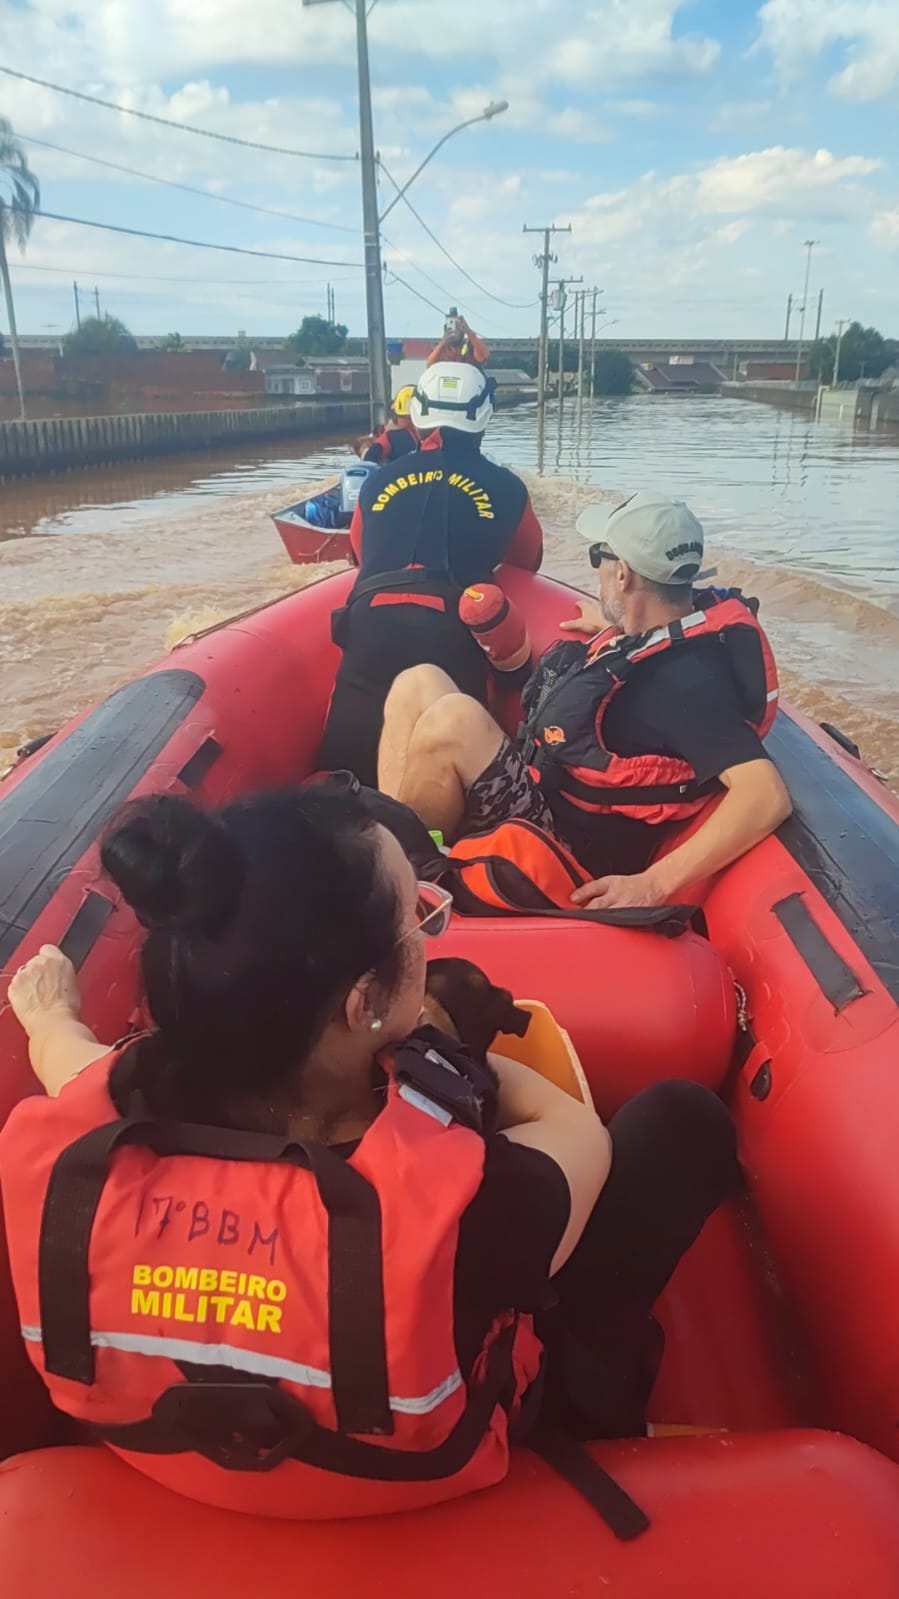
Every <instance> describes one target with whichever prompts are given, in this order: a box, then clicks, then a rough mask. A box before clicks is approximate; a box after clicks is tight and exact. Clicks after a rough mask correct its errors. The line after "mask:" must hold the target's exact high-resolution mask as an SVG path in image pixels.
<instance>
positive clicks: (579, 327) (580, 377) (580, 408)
mask: <svg viewBox="0 0 899 1599" xmlns="http://www.w3.org/2000/svg"><path fill="white" fill-rule="evenodd" d="M589 292H590V291H589V289H581V291H580V293H579V294H576V295H575V297H574V328H575V332H576V333H577V334H578V341H577V425H578V432H580V428H581V423H582V422H583V418H584V324H585V322H586V320H587V295H588V293H589ZM579 310H580V323H578V311H579Z"/></svg>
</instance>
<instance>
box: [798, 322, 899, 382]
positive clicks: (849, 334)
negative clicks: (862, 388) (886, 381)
mask: <svg viewBox="0 0 899 1599" xmlns="http://www.w3.org/2000/svg"><path fill="white" fill-rule="evenodd" d="M836 348H837V335H836V334H835V333H832V334H831V335H830V337H829V338H827V339H819V340H818V342H817V343H816V344H813V345H812V347H811V350H810V351H809V375H810V376H811V377H813V378H817V380H818V382H819V383H832V382H833V369H834V361H835V358H836ZM897 359H899V345H897V343H896V341H895V340H894V339H885V338H884V337H883V334H882V333H878V331H877V329H876V328H866V327H863V326H862V324H861V322H850V324H849V326H848V328H844V329H843V337H842V340H841V342H840V371H839V381H840V382H841V383H857V382H858V380H859V378H860V377H865V378H879V377H880V374H881V372H883V371H885V370H886V368H887V367H888V366H892V365H893V363H894V362H895V361H896V360H897Z"/></svg>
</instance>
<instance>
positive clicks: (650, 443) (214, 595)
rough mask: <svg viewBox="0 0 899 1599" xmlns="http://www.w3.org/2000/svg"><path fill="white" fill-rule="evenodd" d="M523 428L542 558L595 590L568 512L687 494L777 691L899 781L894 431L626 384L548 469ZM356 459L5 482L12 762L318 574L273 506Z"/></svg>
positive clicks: (512, 435) (569, 417)
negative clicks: (536, 468)
mask: <svg viewBox="0 0 899 1599" xmlns="http://www.w3.org/2000/svg"><path fill="white" fill-rule="evenodd" d="M553 428H554V422H553V419H552V417H551V418H550V425H549V436H550V437H551V438H553V439H554V438H555V435H554V432H553ZM533 434H534V417H533V412H532V411H530V410H521V411H518V412H514V413H510V414H507V415H501V416H499V417H498V418H496V420H495V422H494V424H493V427H492V429H491V435H490V452H491V454H493V455H494V456H495V457H496V458H497V459H501V460H506V461H509V462H510V464H514V465H516V466H517V467H518V469H519V470H523V475H524V476H525V477H526V478H527V480H528V482H529V486H530V488H531V492H532V496H533V500H534V504H535V507H536V509H537V512H538V514H539V516H540V517H541V520H542V521H543V525H544V529H545V532H546V560H545V569H546V570H547V571H548V572H549V573H551V574H553V575H555V576H558V577H563V578H565V579H567V580H568V581H569V582H573V583H576V584H578V585H579V586H581V587H588V588H589V587H590V585H591V580H592V574H591V572H590V569H589V566H588V565H587V562H586V559H585V550H584V546H583V544H582V543H581V541H580V540H579V539H578V538H577V537H576V535H575V534H574V531H573V528H574V519H575V517H576V515H577V512H578V510H579V509H580V508H581V507H582V506H583V505H585V504H588V503H590V502H591V501H594V500H595V499H596V498H597V497H598V496H601V497H609V498H618V497H619V495H621V494H622V493H625V492H633V491H634V490H635V489H637V488H640V487H657V488H660V487H668V488H670V489H672V490H673V491H675V492H677V493H679V494H682V495H683V496H684V497H685V498H687V499H688V500H689V501H690V503H691V504H692V505H693V506H694V508H695V509H696V510H697V512H698V513H699V514H700V516H701V517H702V519H703V521H704V522H705V525H706V528H707V532H708V536H709V551H710V555H711V558H712V559H713V560H716V561H717V564H718V569H719V581H727V582H737V583H739V584H741V586H742V587H743V588H744V589H747V590H749V591H752V592H755V593H757V594H758V595H759V597H760V599H761V601H762V615H763V619H764V622H765V625H766V627H767V628H768V631H769V633H770V635H771V637H772V641H773V643H774V646H775V649H776V651H777V655H778V661H779V664H780V667H781V676H782V679H783V683H784V688H785V691H786V693H787V694H788V695H789V697H790V698H791V699H792V700H793V701H794V702H795V703H796V704H798V705H799V706H800V707H801V708H802V709H803V710H805V711H807V712H808V713H809V714H810V715H811V716H813V717H815V718H816V719H817V720H826V721H830V722H834V723H836V725H837V726H839V727H841V728H842V729H843V730H844V731H845V732H846V733H848V734H849V735H850V737H852V738H853V739H855V741H856V742H857V743H858V744H859V746H860V748H861V750H862V753H863V754H864V756H865V758H866V759H867V760H868V761H870V762H871V763H872V764H873V765H875V766H877V767H878V768H879V769H881V770H882V771H883V772H884V773H885V774H886V775H887V777H888V778H889V780H890V781H891V783H892V784H893V785H894V786H896V787H899V717H897V710H899V684H897V671H896V665H897V662H899V562H897V556H899V445H897V444H896V443H895V442H891V441H883V440H877V439H869V438H867V437H865V436H861V437H860V436H858V435H852V434H846V433H842V432H840V431H838V430H835V429H833V428H826V427H825V428H824V429H822V428H821V427H820V426H819V427H818V428H816V427H815V426H814V424H812V423H810V422H808V421H807V420H806V419H804V418H800V417H796V416H794V415H791V414H790V413H786V412H783V413H782V412H777V411H773V410H770V409H769V408H767V407H762V406H755V405H751V404H745V403H744V402H741V401H733V400H732V401H725V400H716V399H700V398H697V399H694V400H681V401H670V402H663V403H661V404H660V403H659V402H656V401H653V400H651V399H649V398H647V399H645V400H644V399H639V398H636V397H635V398H634V399H631V400H625V401H619V402H614V401H606V402H597V404H596V405H595V406H594V407H593V409H592V411H589V413H588V414H587V415H586V416H585V419H584V422H583V424H582V427H581V429H580V430H578V428H577V425H576V416H575V413H574V408H573V407H571V408H570V409H569V412H568V413H566V418H565V420H564V423H563V433H562V444H561V448H560V449H559V453H558V459H557V461H555V462H553V463H551V464H548V472H552V473H553V474H554V475H552V476H549V475H547V476H546V477H544V478H542V479H541V478H538V477H536V475H534V474H533V473H532V471H529V470H527V467H528V466H529V465H530V464H531V463H532V462H533ZM346 460H347V455H346V450H345V447H344V445H343V443H342V441H333V442H325V443H322V442H321V441H315V443H314V444H313V445H312V446H311V447H309V448H307V450H306V452H305V455H304V457H301V456H299V455H296V456H293V457H292V458H289V459H286V458H285V457H284V456H283V447H278V448H276V449H271V450H269V451H265V450H260V451H258V452H257V453H255V454H254V455H253V456H252V457H251V458H249V459H243V460H239V461H238V460H235V461H230V460H228V459H227V458H225V459H223V458H222V457H221V456H208V457H198V458H195V459H190V458H184V459H181V460H179V461H176V462H172V461H167V462H158V463H157V462H151V463H142V464H141V465H140V466H137V467H134V468H128V469H125V470H123V471H113V472H102V473H99V472H96V473H91V474H79V473H73V474H69V475H68V476H64V477H59V478H55V479H51V480H48V481H45V482H41V483H38V482H32V483H27V482H26V483H8V484H4V485H0V674H2V675H0V768H2V766H3V765H5V764H6V761H7V760H8V759H9V758H11V756H12V755H13V753H14V751H15V750H16V749H17V747H18V746H19V745H20V744H21V743H22V742H23V741H24V740H25V739H26V738H30V737H33V736H35V735H37V734H39V733H43V732H49V731H52V730H54V729H55V728H57V727H59V726H60V725H61V724H62V723H63V722H64V721H65V720H66V719H67V718H68V717H69V716H71V715H72V714H73V713H74V712H76V711H78V710H81V709H82V708H83V707H84V706H86V705H89V704H91V703H93V702H94V701H96V700H97V699H99V698H101V697H102V696H103V695H104V694H107V693H109V692H110V691H111V690H112V689H113V688H115V687H117V686H118V685H119V684H120V683H122V682H123V681H125V680H127V679H128V678H129V677H131V676H132V675H133V674H134V673H136V672H139V671H140V670H141V669H142V668H143V667H145V666H148V665H149V664H150V663H151V662H152V661H153V660H155V659H157V658H158V657H159V655H160V654H162V653H163V651H164V650H165V649H166V648H167V647H170V645H171V643H173V642H174V641H175V640H176V639H177V638H178V637H180V636H183V634H184V633H186V632H189V631H192V630H193V629H195V628H196V627H199V626H202V625H205V624H207V623H209V622H212V621H217V620H220V619H222V618H223V617H226V616H229V615H233V614H234V613H236V612H238V611H241V610H245V609H246V608H247V607H249V606H252V605H256V604H261V603H263V602H264V601H266V600H268V599H271V598H274V597H276V596H278V595H280V594H286V593H288V592H290V591H291V590H292V589H295V588H299V587H302V586H303V585H304V583H306V582H308V581H309V580H310V578H315V577H318V576H320V575H322V571H323V569H322V568H316V569H315V570H314V571H312V570H311V569H309V568H305V569H304V568H301V567H294V566H291V564H290V563H289V562H288V561H287V559H286V557H285V556H284V555H283V553H282V550H281V545H280V542H279V540H278V536H277V534H276V532H275V530H274V527H273V525H272V523H271V521H270V520H269V518H270V513H271V512H272V511H275V510H277V509H278V508H279V507H280V506H282V505H284V504H286V503H287V502H288V501H290V500H291V499H293V498H299V497H300V495H301V493H303V492H305V491H307V490H308V489H309V487H310V485H311V484H313V483H316V482H319V481H321V480H322V479H323V478H324V477H326V476H328V475H330V474H331V473H332V472H333V471H334V470H336V469H337V468H338V467H339V466H340V465H341V464H343V463H345V462H346Z"/></svg>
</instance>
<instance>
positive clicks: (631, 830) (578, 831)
mask: <svg viewBox="0 0 899 1599" xmlns="http://www.w3.org/2000/svg"><path fill="white" fill-rule="evenodd" d="M722 655H723V651H722V650H721V649H720V648H719V647H718V644H717V641H716V640H715V639H695V640H693V641H691V642H690V643H689V644H684V645H681V646H679V647H677V648H675V649H670V650H665V651H663V652H662V653H661V654H660V655H657V656H655V657H652V658H651V659H650V660H648V661H644V662H643V663H642V664H641V665H640V667H639V668H638V669H637V671H635V672H634V675H633V677H632V678H631V680H630V681H629V682H627V683H625V685H624V687H623V688H621V689H619V691H618V693H617V694H616V695H615V697H614V699H613V700H612V701H611V703H610V704H609V707H608V709H607V711H606V713H605V718H604V721H603V737H604V739H605V742H606V744H607V746H608V748H609V749H610V750H612V751H613V753H614V754H615V755H674V756H677V757H679V758H680V759H681V760H684V761H687V762H688V764H689V765H690V766H692V768H693V770H694V771H695V773H696V776H697V778H698V779H699V781H700V783H706V782H708V781H709V779H711V778H714V777H717V776H718V775H719V773H721V772H726V771H727V770H728V769H729V768H730V767H732V766H744V765H745V764H746V762H747V761H757V760H759V759H762V758H763V757H764V756H765V749H764V746H763V744H762V741H761V739H760V738H759V736H758V734H757V733H756V732H754V730H753V729H752V728H751V727H749V725H748V724H747V722H746V721H745V720H744V717H743V711H742V709H741V705H740V698H739V694H738V692H737V686H736V684H735V682H734V680H733V677H732V676H731V674H730V672H729V670H728V669H727V667H726V663H725V662H724V661H723V660H722ZM549 798H550V803H551V805H552V808H553V813H554V815H555V816H556V819H557V822H558V825H559V830H560V832H561V833H562V834H563V836H564V837H565V838H566V839H568V840H569V842H570V843H571V846H572V848H573V850H574V852H575V854H576V855H577V857H578V859H579V860H580V861H581V863H582V864H583V865H584V866H585V867H586V869H587V871H589V872H593V873H594V874H595V876H597V877H601V876H603V875H605V874H606V873H608V872H625V873H627V872H641V871H643V870H644V868H645V867H646V866H647V865H648V864H649V861H650V859H651V857H652V854H653V852H654V850H655V849H656V848H657V846H658V844H659V843H660V841H661V839H662V837H664V834H665V831H666V829H665V828H664V825H663V826H661V827H660V826H659V825H658V824H657V823H648V822H640V821H635V820H634V819H633V818H632V817H629V816H614V815H613V816H602V817H595V816H593V817H590V816H584V814H583V813H582V812H580V811H578V810H577V808H576V807H575V806H573V805H569V804H568V803H567V802H566V801H564V800H563V799H560V798H558V797H556V796H549Z"/></svg>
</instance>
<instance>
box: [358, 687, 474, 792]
mask: <svg viewBox="0 0 899 1599" xmlns="http://www.w3.org/2000/svg"><path fill="white" fill-rule="evenodd" d="M458 692H459V690H458V689H457V687H456V685H455V683H454V682H453V680H452V678H451V677H449V676H448V674H447V673H446V672H444V671H443V670H442V669H441V668H440V667H439V666H410V668H409V670H408V671H406V672H400V674H399V676H398V677H396V678H394V680H393V683H392V684H391V687H390V692H389V694H388V695H387V699H386V701H385V702H384V726H383V728H382V731H381V742H380V744H379V746H378V787H379V789H380V790H381V792H382V794H391V795H392V796H393V797H394V799H396V797H397V795H398V794H399V792H400V789H401V788H402V786H403V779H404V777H405V772H406V760H407V758H408V754H409V744H410V742H411V739H412V734H413V732H414V730H415V726H416V724H417V722H418V720H419V718H420V717H421V716H422V714H423V713H424V712H425V711H426V710H428V709H429V707H430V706H432V705H435V704H436V703H437V701H438V700H440V699H442V698H443V696H444V695H445V694H458Z"/></svg>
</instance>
